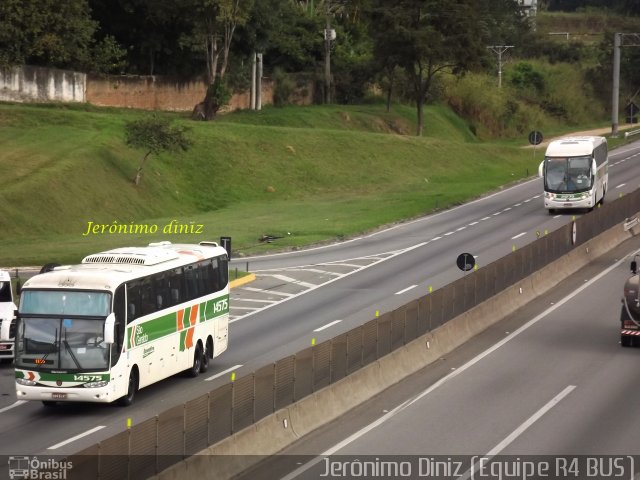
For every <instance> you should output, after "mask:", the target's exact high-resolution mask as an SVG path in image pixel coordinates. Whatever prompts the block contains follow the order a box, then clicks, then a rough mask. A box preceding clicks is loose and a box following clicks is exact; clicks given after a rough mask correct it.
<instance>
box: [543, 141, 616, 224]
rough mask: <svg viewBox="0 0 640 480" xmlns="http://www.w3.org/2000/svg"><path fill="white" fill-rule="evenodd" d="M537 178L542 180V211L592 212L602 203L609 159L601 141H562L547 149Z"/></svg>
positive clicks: (607, 180) (605, 189)
mask: <svg viewBox="0 0 640 480" xmlns="http://www.w3.org/2000/svg"><path fill="white" fill-rule="evenodd" d="M538 174H539V175H540V177H542V178H543V179H544V207H545V208H546V209H547V210H548V211H549V213H550V214H553V213H555V211H556V210H560V209H565V208H586V209H589V210H591V209H593V207H595V206H596V205H597V204H598V203H600V202H604V196H605V194H606V193H607V184H608V183H609V155H608V150H607V139H606V138H604V137H587V136H585V137H566V138H561V139H559V140H554V141H553V142H551V143H549V145H548V146H547V151H546V153H545V155H544V160H543V161H542V163H540V167H539V168H538Z"/></svg>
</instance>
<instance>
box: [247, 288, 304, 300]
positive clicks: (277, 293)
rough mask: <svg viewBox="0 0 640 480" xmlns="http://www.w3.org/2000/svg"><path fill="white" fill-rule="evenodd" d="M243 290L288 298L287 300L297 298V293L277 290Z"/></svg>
mask: <svg viewBox="0 0 640 480" xmlns="http://www.w3.org/2000/svg"><path fill="white" fill-rule="evenodd" d="M242 288H244V289H245V290H248V291H250V292H256V293H266V294H273V295H280V296H281V297H287V298H290V297H293V296H295V293H284V292H277V291H275V290H264V289H262V288H255V287H242Z"/></svg>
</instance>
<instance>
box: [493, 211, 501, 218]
mask: <svg viewBox="0 0 640 480" xmlns="http://www.w3.org/2000/svg"><path fill="white" fill-rule="evenodd" d="M501 213H502V212H496V213H494V214H493V216H494V217H495V216H496V215H500V214H501Z"/></svg>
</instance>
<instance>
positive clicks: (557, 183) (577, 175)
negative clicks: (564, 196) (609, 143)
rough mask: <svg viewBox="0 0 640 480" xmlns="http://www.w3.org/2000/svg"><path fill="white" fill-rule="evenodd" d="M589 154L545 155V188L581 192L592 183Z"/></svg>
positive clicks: (550, 190)
mask: <svg viewBox="0 0 640 480" xmlns="http://www.w3.org/2000/svg"><path fill="white" fill-rule="evenodd" d="M591 162H592V159H591V157H590V156H583V157H546V158H545V165H546V168H545V175H544V182H545V189H546V190H547V191H549V192H583V191H587V190H589V189H590V188H591V187H592V185H593V178H592V176H591Z"/></svg>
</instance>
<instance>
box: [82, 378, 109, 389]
mask: <svg viewBox="0 0 640 480" xmlns="http://www.w3.org/2000/svg"><path fill="white" fill-rule="evenodd" d="M108 384H109V381H105V380H103V381H101V382H88V383H84V384H82V386H83V387H86V388H100V387H106V386H107V385H108Z"/></svg>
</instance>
